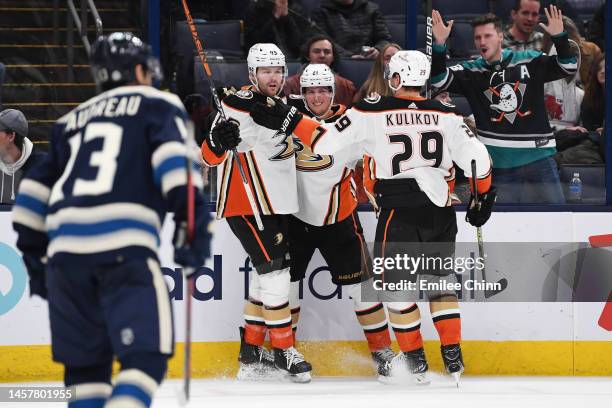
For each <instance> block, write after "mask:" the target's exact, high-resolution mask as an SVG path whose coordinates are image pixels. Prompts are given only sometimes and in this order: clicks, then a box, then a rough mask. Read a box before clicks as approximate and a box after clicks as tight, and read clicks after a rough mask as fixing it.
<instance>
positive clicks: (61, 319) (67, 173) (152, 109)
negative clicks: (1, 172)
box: [13, 33, 210, 407]
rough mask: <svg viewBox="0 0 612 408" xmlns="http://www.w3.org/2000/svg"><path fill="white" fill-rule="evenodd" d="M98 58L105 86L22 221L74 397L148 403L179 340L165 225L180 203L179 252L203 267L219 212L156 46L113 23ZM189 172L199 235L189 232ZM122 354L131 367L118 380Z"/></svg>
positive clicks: (50, 165)
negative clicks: (162, 246) (159, 86)
mask: <svg viewBox="0 0 612 408" xmlns="http://www.w3.org/2000/svg"><path fill="white" fill-rule="evenodd" d="M91 65H92V72H93V76H94V79H95V81H96V83H97V85H98V87H99V90H100V92H101V93H100V94H99V95H97V96H95V97H94V98H92V99H90V100H88V101H87V102H84V103H82V104H81V105H79V106H78V107H77V108H76V109H74V110H73V111H71V112H70V113H68V114H66V115H65V116H63V117H62V118H61V119H59V120H58V121H57V123H56V124H55V126H54V127H53V130H52V135H51V141H50V152H49V156H48V158H47V159H46V160H45V161H43V162H42V163H41V164H40V165H39V166H37V167H36V168H34V169H32V170H31V171H30V172H29V173H28V177H27V178H26V179H25V180H23V182H22V184H21V188H20V191H19V194H18V196H17V199H16V203H15V206H14V210H13V222H14V228H15V230H16V231H17V233H18V242H17V246H18V248H19V249H20V250H21V251H22V253H23V258H24V261H25V263H26V266H27V269H28V273H29V274H30V282H31V284H30V287H31V293H32V294H37V295H40V296H41V297H43V298H47V299H48V301H49V317H50V323H51V340H52V352H53V359H54V360H55V361H57V362H60V363H62V364H63V365H64V382H65V384H66V386H75V387H76V392H75V394H76V399H75V400H74V401H71V402H70V403H69V406H72V407H85V406H86V407H102V406H103V405H105V404H106V406H107V407H119V406H121V407H147V406H149V405H150V403H151V399H152V397H153V394H154V391H155V389H156V388H157V386H158V385H159V384H160V383H161V381H162V379H163V377H164V375H165V372H166V369H167V360H168V358H169V357H170V356H171V355H172V353H173V350H174V335H173V322H172V309H171V306H170V298H169V294H168V289H167V287H166V284H165V280H164V277H163V275H162V272H161V268H160V265H159V261H158V258H157V250H158V246H159V239H160V238H159V232H160V228H161V225H162V222H163V219H164V216H165V213H166V211H169V212H173V213H174V217H175V222H176V225H177V228H176V231H175V242H174V243H175V261H176V262H177V263H178V264H181V265H184V266H186V267H190V268H185V269H190V270H191V269H193V268H197V267H198V266H201V265H202V264H203V263H204V260H205V258H206V257H208V255H209V235H208V232H207V226H208V222H209V217H210V216H209V213H208V212H207V211H206V209H205V208H204V205H203V196H202V189H201V186H202V179H201V177H199V169H198V167H197V166H196V165H195V161H193V160H192V158H191V150H192V148H193V149H194V150H195V153H196V156H197V154H198V148H197V147H196V146H195V143H190V138H189V137H188V129H189V126H188V116H187V113H186V112H185V108H184V106H183V104H182V103H181V101H180V100H179V98H178V97H176V96H175V95H172V94H168V93H164V92H160V91H158V90H156V89H154V88H153V87H152V86H151V84H152V82H153V81H154V80H156V79H159V76H160V68H159V64H158V62H157V60H156V59H155V58H154V57H153V55H152V53H151V50H150V47H149V46H148V45H146V44H144V43H143V42H142V41H141V40H140V39H138V38H137V37H135V36H133V35H132V34H130V33H113V34H110V35H109V36H107V37H100V38H99V39H98V40H97V41H96V43H95V44H94V46H93V47H92V55H91ZM187 163H189V164H190V166H193V168H194V171H192V172H188V171H187ZM189 173H191V174H192V175H193V177H192V180H193V186H194V187H195V188H196V191H195V194H194V196H195V205H194V207H195V228H194V230H195V231H194V238H193V240H192V241H191V243H190V244H188V243H185V240H184V239H181V237H184V236H185V235H186V234H185V229H186V220H187V205H188V203H187V201H188V198H187V189H188V177H189ZM43 260H46V265H45V263H44V262H43ZM115 357H116V358H117V360H118V361H119V362H120V364H121V371H120V372H119V374H118V375H117V377H116V379H115V382H114V386H111V368H112V362H113V359H114V358H115Z"/></svg>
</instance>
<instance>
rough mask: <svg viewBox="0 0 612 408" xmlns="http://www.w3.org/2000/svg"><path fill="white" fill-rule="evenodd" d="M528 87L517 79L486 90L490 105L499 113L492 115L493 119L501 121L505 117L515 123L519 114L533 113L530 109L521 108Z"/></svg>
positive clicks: (493, 120)
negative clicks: (512, 82) (522, 109)
mask: <svg viewBox="0 0 612 408" xmlns="http://www.w3.org/2000/svg"><path fill="white" fill-rule="evenodd" d="M526 89H527V85H526V84H523V83H521V82H519V81H516V82H515V83H514V84H511V83H508V82H503V83H501V84H499V85H497V86H495V87H492V86H491V87H489V89H487V90H486V91H484V94H485V96H486V97H487V99H488V100H489V102H491V105H489V107H490V108H491V109H493V110H494V111H495V112H498V113H499V116H497V117H492V118H491V121H492V122H495V123H500V122H501V121H502V120H504V118H505V119H506V120H507V121H508V122H510V123H514V121H515V120H516V117H517V116H519V117H521V118H522V117H525V116H529V115H531V111H530V110H527V111H525V112H521V110H520V108H521V105H522V104H523V98H524V96H525V90H526Z"/></svg>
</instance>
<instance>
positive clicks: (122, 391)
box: [105, 368, 157, 408]
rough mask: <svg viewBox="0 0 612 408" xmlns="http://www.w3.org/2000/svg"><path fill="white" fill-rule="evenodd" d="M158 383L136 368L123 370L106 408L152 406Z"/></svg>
mask: <svg viewBox="0 0 612 408" xmlns="http://www.w3.org/2000/svg"><path fill="white" fill-rule="evenodd" d="M156 389H157V382H156V381H155V380H154V379H153V378H151V377H150V376H149V375H148V374H146V373H145V372H143V371H140V370H138V369H135V368H131V369H128V370H122V371H121V372H120V373H119V375H117V379H116V380H115V386H114V387H113V393H112V394H111V397H110V399H109V400H108V402H107V403H106V406H105V408H147V407H149V406H151V400H152V399H153V394H154V393H155V390H156Z"/></svg>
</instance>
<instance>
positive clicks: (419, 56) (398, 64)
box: [385, 50, 431, 91]
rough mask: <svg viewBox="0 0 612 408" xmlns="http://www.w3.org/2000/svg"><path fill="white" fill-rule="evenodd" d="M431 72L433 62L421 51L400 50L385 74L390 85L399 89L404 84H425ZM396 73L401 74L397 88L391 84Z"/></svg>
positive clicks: (393, 57) (390, 62)
mask: <svg viewBox="0 0 612 408" xmlns="http://www.w3.org/2000/svg"><path fill="white" fill-rule="evenodd" d="M430 72H431V63H430V62H429V59H427V56H426V55H425V54H423V53H422V52H421V51H414V50H410V51H398V52H396V53H395V55H393V56H392V57H391V60H390V61H389V64H388V71H387V72H386V75H385V76H386V78H387V80H388V81H389V87H390V88H391V89H393V90H394V91H397V90H398V89H399V88H400V87H402V86H423V85H425V84H426V83H427V80H428V79H429V73H430ZM395 74H398V75H399V76H400V84H399V86H398V87H397V88H393V86H391V78H393V75H395Z"/></svg>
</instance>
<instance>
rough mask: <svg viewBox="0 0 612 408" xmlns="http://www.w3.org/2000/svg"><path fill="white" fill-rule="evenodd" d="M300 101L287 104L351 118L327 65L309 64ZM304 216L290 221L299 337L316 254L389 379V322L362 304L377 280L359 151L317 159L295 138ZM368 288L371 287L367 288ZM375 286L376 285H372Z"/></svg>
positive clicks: (326, 118)
mask: <svg viewBox="0 0 612 408" xmlns="http://www.w3.org/2000/svg"><path fill="white" fill-rule="evenodd" d="M300 90H301V95H290V96H289V99H288V103H289V104H290V105H292V106H295V107H296V108H297V109H298V110H299V111H301V112H303V113H304V114H306V115H307V116H310V117H312V118H314V119H316V120H318V121H320V122H323V123H333V122H334V121H335V120H336V119H337V118H339V117H340V116H342V115H343V114H344V113H345V112H346V107H345V106H344V105H341V104H334V103H333V102H334V93H335V80H334V74H333V72H332V71H331V69H330V68H329V67H328V66H327V65H325V64H310V65H308V66H306V68H304V70H303V71H302V74H301V76H300ZM293 142H294V144H295V145H296V166H297V185H298V196H299V200H300V210H299V211H298V212H297V213H296V214H294V215H293V216H291V217H290V219H289V234H290V236H291V240H292V243H293V244H292V245H291V296H290V297H289V303H290V306H291V315H292V320H293V329H294V335H295V332H296V330H297V323H298V320H299V312H300V308H299V305H300V304H299V297H298V290H299V283H300V281H301V280H302V279H304V277H305V276H306V269H307V267H308V264H309V263H310V260H311V259H312V256H313V255H314V252H315V250H317V249H318V250H319V252H321V255H322V256H323V258H324V259H325V261H326V262H327V265H328V267H329V270H330V272H331V275H332V282H333V283H334V284H336V285H342V286H343V293H345V294H346V295H348V296H350V297H351V298H352V299H353V302H354V308H355V309H354V310H355V314H356V315H357V319H358V321H359V323H360V324H361V326H362V328H363V331H364V334H365V337H366V339H367V341H368V347H369V350H370V352H371V353H372V357H373V359H374V362H375V363H376V365H377V370H378V373H379V375H380V376H382V377H385V376H389V375H390V372H389V364H388V362H390V361H391V359H392V358H393V357H394V353H393V351H392V349H391V338H390V335H389V328H388V323H387V316H386V314H385V310H384V307H383V305H382V303H381V302H377V301H371V302H363V301H362V300H361V290H360V289H361V283H362V282H366V281H368V280H371V278H372V260H371V258H370V254H369V251H368V248H367V245H366V242H365V238H364V236H363V229H362V227H361V223H360V221H359V214H358V213H357V198H356V196H355V190H356V188H355V182H354V181H353V171H354V168H355V164H356V163H357V161H358V160H359V159H360V158H361V156H360V155H359V152H358V150H351V149H344V150H341V151H338V152H337V153H336V154H334V155H333V156H329V155H321V154H314V153H312V151H311V150H310V147H309V146H307V145H305V144H303V143H302V142H301V141H300V140H299V138H297V137H294V140H293ZM364 284H365V285H367V283H364ZM370 286H371V283H370Z"/></svg>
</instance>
